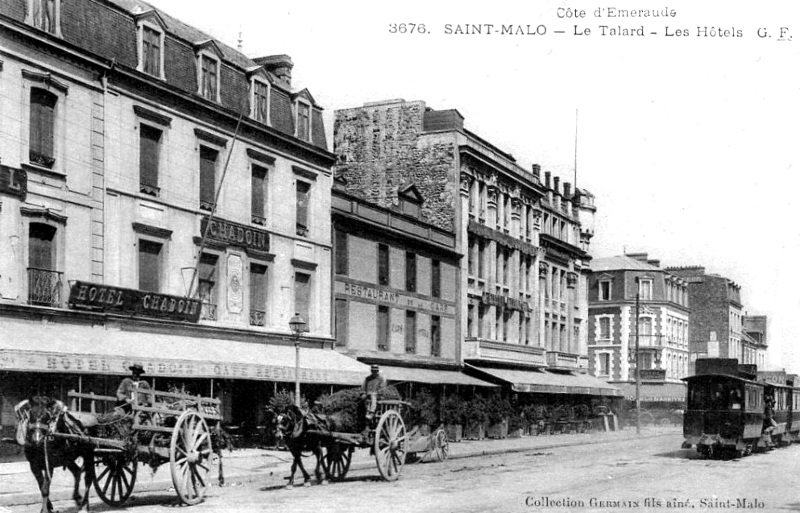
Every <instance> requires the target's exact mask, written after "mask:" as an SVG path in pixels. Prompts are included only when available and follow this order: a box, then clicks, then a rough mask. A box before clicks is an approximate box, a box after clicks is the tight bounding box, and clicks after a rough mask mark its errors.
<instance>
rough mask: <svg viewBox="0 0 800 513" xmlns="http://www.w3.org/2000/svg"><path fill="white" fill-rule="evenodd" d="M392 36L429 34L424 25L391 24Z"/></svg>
mask: <svg viewBox="0 0 800 513" xmlns="http://www.w3.org/2000/svg"><path fill="white" fill-rule="evenodd" d="M389 33H390V34H427V33H428V29H427V28H425V24H424V23H390V24H389Z"/></svg>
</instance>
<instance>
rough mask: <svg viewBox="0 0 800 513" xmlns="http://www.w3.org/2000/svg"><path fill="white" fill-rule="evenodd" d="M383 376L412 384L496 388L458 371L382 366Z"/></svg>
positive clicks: (492, 384) (390, 379)
mask: <svg viewBox="0 0 800 513" xmlns="http://www.w3.org/2000/svg"><path fill="white" fill-rule="evenodd" d="M381 374H383V376H384V377H385V378H386V379H388V380H389V381H408V382H412V383H433V384H443V385H474V386H479V387H496V386H497V385H495V384H494V383H488V382H486V381H482V380H480V379H478V378H473V377H472V376H467V375H466V374H464V373H463V372H459V371H456V370H439V369H415V368H411V367H393V366H389V365H381Z"/></svg>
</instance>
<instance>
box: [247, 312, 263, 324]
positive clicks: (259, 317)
mask: <svg viewBox="0 0 800 513" xmlns="http://www.w3.org/2000/svg"><path fill="white" fill-rule="evenodd" d="M266 320H267V312H265V311H264V310H250V326H266Z"/></svg>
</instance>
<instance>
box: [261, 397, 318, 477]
mask: <svg viewBox="0 0 800 513" xmlns="http://www.w3.org/2000/svg"><path fill="white" fill-rule="evenodd" d="M274 422H275V427H276V435H277V437H278V439H279V440H281V441H283V443H284V445H286V448H287V449H289V452H290V453H291V455H292V467H291V473H290V475H289V482H288V483H287V484H286V488H289V489H291V488H293V487H294V474H295V472H296V471H297V469H298V468H299V469H300V472H302V474H303V486H311V483H310V482H309V481H310V479H311V476H310V475H309V474H308V472H307V471H306V469H305V467H304V466H303V452H304V451H307V452H308V451H310V452H311V454H313V455H314V456H315V457H316V459H317V463H316V466H315V468H314V476H315V477H316V478H317V483H319V484H327V479H326V477H325V476H324V474H323V472H322V447H323V441H322V439H321V437H320V436H319V435H316V434H314V433H310V432H309V431H312V430H320V429H322V430H324V429H327V425H326V424H325V420H324V418H321V417H320V416H317V415H314V414H312V413H303V411H302V410H301V409H300V408H299V407H298V406H295V405H293V406H290V407H288V408H286V409H285V410H284V411H281V412H279V413H275V414H274Z"/></svg>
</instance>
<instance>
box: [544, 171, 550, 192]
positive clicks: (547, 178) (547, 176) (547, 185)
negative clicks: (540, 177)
mask: <svg viewBox="0 0 800 513" xmlns="http://www.w3.org/2000/svg"><path fill="white" fill-rule="evenodd" d="M544 187H545V188H546V189H549V188H550V171H545V172H544Z"/></svg>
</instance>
